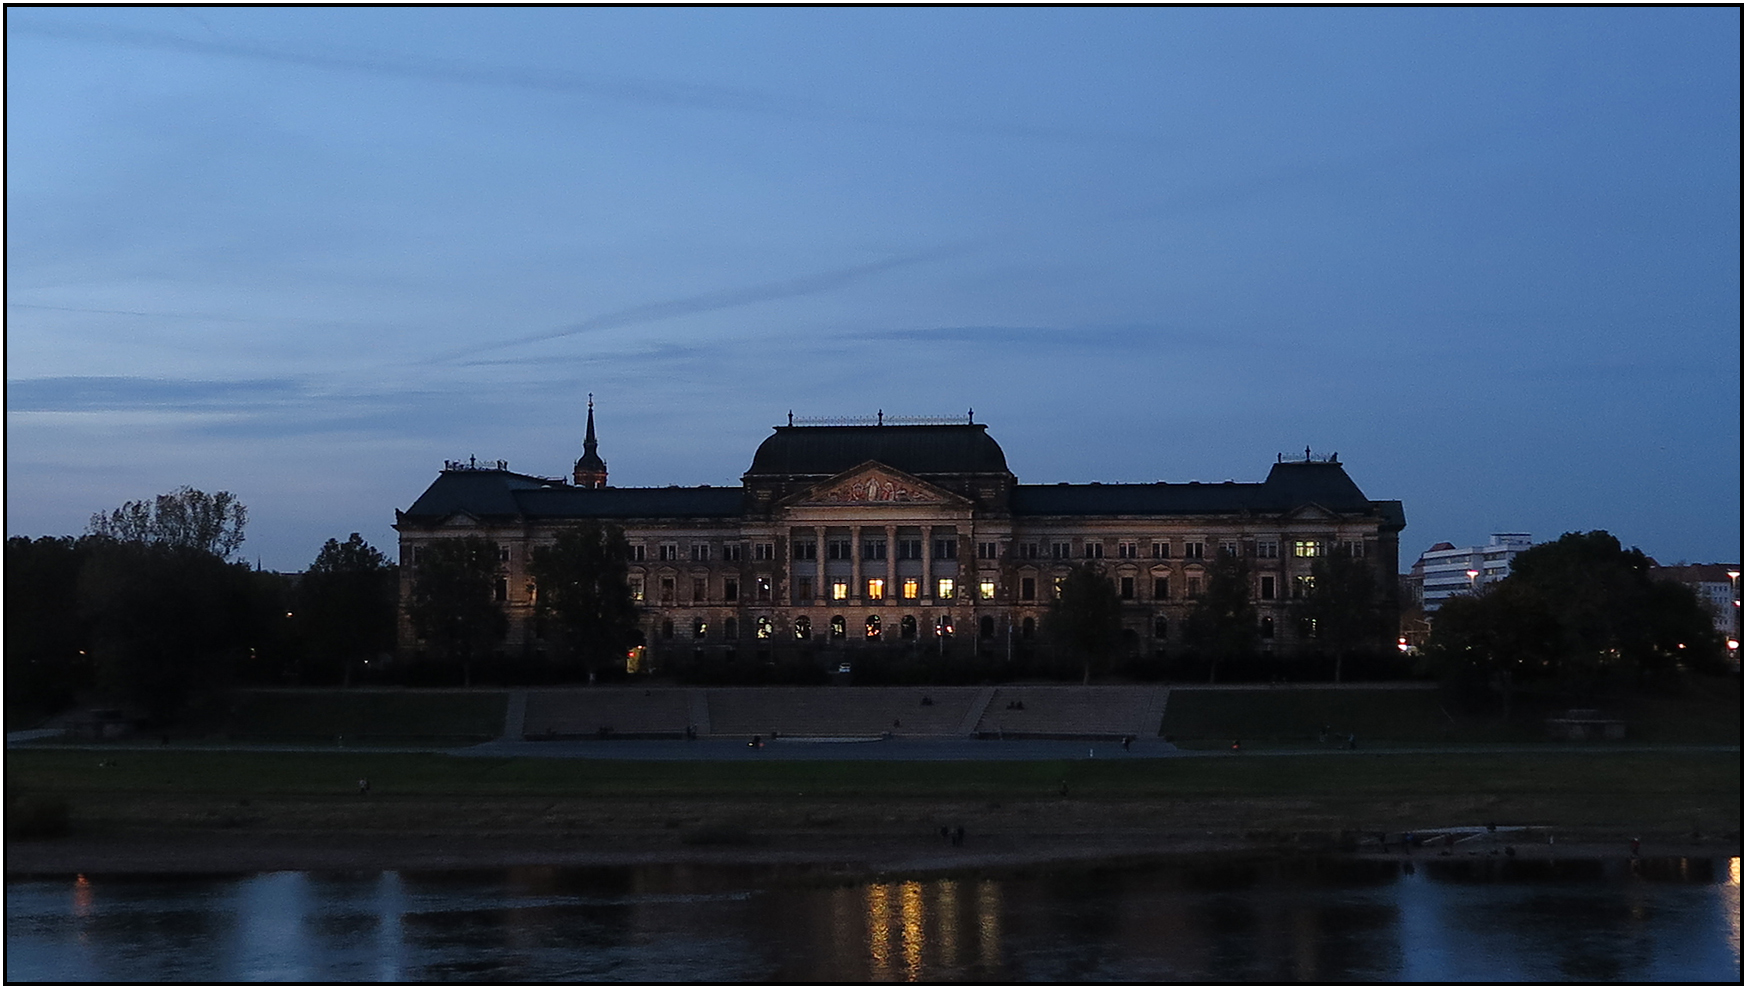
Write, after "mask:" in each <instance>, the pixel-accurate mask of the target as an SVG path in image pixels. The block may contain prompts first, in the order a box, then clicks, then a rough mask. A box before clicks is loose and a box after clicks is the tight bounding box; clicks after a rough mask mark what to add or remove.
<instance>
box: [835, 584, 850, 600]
mask: <svg viewBox="0 0 1747 989" xmlns="http://www.w3.org/2000/svg"><path fill="white" fill-rule="evenodd" d="M848 599H849V581H847V580H834V581H832V582H831V600H833V601H847V600H848Z"/></svg>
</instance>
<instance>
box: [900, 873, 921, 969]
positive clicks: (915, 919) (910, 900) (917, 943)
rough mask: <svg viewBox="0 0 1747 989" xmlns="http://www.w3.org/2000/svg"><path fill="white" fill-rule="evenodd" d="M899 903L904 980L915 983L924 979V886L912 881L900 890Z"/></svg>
mask: <svg viewBox="0 0 1747 989" xmlns="http://www.w3.org/2000/svg"><path fill="white" fill-rule="evenodd" d="M898 890H899V896H898V902H899V904H900V909H901V910H902V916H903V920H904V926H903V928H902V931H903V938H904V978H905V979H906V980H907V981H910V982H915V981H916V980H917V979H920V978H921V977H922V944H923V934H922V913H923V905H922V884H921V883H919V882H915V881H911V882H907V883H905V884H904V885H902V886H900V887H899V888H898Z"/></svg>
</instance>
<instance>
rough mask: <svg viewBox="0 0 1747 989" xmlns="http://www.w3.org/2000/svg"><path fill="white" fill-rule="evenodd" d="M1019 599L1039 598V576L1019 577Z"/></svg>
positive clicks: (1031, 599) (1034, 599)
mask: <svg viewBox="0 0 1747 989" xmlns="http://www.w3.org/2000/svg"><path fill="white" fill-rule="evenodd" d="M1019 600H1021V601H1036V600H1037V578H1036V577H1021V578H1019Z"/></svg>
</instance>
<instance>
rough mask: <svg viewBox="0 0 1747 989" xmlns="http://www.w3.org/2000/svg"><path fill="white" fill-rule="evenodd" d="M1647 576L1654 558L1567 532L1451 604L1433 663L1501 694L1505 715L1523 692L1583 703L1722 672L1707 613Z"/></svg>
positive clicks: (1676, 588) (1435, 636)
mask: <svg viewBox="0 0 1747 989" xmlns="http://www.w3.org/2000/svg"><path fill="white" fill-rule="evenodd" d="M1650 570H1651V563H1650V560H1649V558H1648V557H1646V556H1645V555H1644V554H1643V553H1641V552H1639V551H1638V550H1637V549H1631V550H1626V549H1622V548H1621V546H1620V542H1619V540H1618V539H1616V538H1614V536H1612V535H1611V534H1609V533H1607V532H1604V531H1595V532H1588V533H1576V532H1568V533H1566V534H1565V535H1563V536H1561V537H1560V538H1559V539H1558V540H1557V541H1555V542H1550V543H1541V544H1540V545H1537V546H1534V547H1532V548H1531V549H1529V550H1527V551H1525V552H1523V553H1522V554H1520V555H1518V556H1517V558H1516V559H1515V560H1514V561H1513V562H1512V564H1511V573H1510V576H1508V577H1506V578H1505V579H1504V580H1502V581H1500V582H1498V583H1497V584H1494V585H1492V586H1491V587H1489V588H1488V589H1487V590H1486V591H1485V592H1484V593H1483V594H1480V595H1479V596H1477V597H1457V598H1452V599H1450V600H1449V601H1446V602H1445V603H1444V605H1443V606H1442V607H1441V608H1440V609H1439V610H1438V612H1437V615H1436V618H1435V620H1434V622H1433V625H1432V634H1431V640H1430V642H1429V643H1428V645H1427V653H1428V655H1430V656H1431V657H1432V659H1433V661H1434V662H1435V663H1436V664H1437V665H1438V667H1439V669H1440V670H1441V672H1442V673H1443V674H1444V676H1445V678H1446V679H1448V680H1453V681H1457V682H1461V681H1466V682H1469V683H1476V682H1482V681H1484V682H1486V683H1488V684H1489V685H1490V686H1492V687H1493V688H1494V689H1496V690H1498V691H1500V693H1501V694H1502V695H1503V700H1504V703H1505V705H1506V710H1507V711H1508V708H1509V701H1510V694H1511V692H1512V691H1513V690H1514V689H1515V688H1516V687H1517V686H1518V685H1520V684H1523V683H1533V682H1541V683H1546V684H1552V685H1555V686H1557V687H1558V688H1560V689H1561V690H1563V691H1565V692H1569V693H1574V694H1579V695H1582V694H1591V693H1595V692H1596V691H1598V690H1601V689H1603V688H1605V687H1606V686H1607V685H1608V684H1610V683H1612V684H1615V685H1625V684H1638V683H1642V682H1645V681H1648V680H1653V679H1656V678H1658V677H1660V676H1662V675H1665V674H1668V673H1672V672H1675V671H1677V670H1679V669H1682V668H1692V669H1706V670H1716V669H1721V667H1722V662H1723V642H1722V636H1721V635H1719V634H1718V633H1717V632H1716V630H1715V628H1714V627H1713V626H1712V624H1711V617H1710V614H1709V612H1708V611H1707V610H1706V608H1705V607H1704V605H1703V604H1701V603H1700V602H1699V600H1698V598H1697V597H1696V596H1695V595H1694V594H1693V593H1692V591H1691V590H1690V589H1688V588H1686V587H1684V586H1682V585H1679V584H1674V583H1669V582H1664V581H1658V580H1656V579H1654V578H1653V577H1652V576H1651V575H1650Z"/></svg>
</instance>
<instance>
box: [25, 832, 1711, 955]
mask: <svg viewBox="0 0 1747 989" xmlns="http://www.w3.org/2000/svg"><path fill="white" fill-rule="evenodd" d="M1740 977H1741V860H1740V859H1739V858H1720V859H1711V858H1653V859H1643V860H1638V861H1633V860H1626V859H1614V860H1603V861H1594V860H1536V861H1528V860H1522V861H1519V860H1514V859H1505V858H1500V857H1482V858H1459V857H1458V858H1446V859H1437V858H1421V859H1420V860H1419V861H1417V862H1415V863H1413V864H1412V865H1411V866H1410V865H1409V864H1408V863H1407V862H1404V861H1400V860H1366V859H1357V858H1338V857H1331V858H1291V859H1258V858H1242V857H1217V858H1211V859H1202V860H1196V861H1193V862H1181V861H1178V862H1168V863H1162V864H1152V865H1143V866H1124V867H1114V866H1112V867H1106V868H1094V867H1076V868H1065V867H1052V868H1038V869H1030V870H1023V871H1015V872H1009V873H998V874H997V873H989V874H966V875H956V876H948V877H942V876H915V877H905V876H894V877H882V878H880V879H878V880H869V879H868V878H866V877H848V876H840V875H834V874H832V873H831V872H830V871H829V870H821V869H799V868H775V867H725V866H707V867H706V866H646V867H617V868H598V869H571V868H564V869H559V868H516V869H507V870H504V869H498V870H489V871H463V872H380V873H304V872H274V873H262V874H253V875H237V876H217V877H214V876H201V877H192V876H159V877H119V876H117V877H105V876H72V877H58V878H30V879H15V880H11V881H8V882H7V884H6V978H7V980H8V981H31V982H35V981H76V982H239V981H294V982H330V981H342V982H343V981H475V982H556V981H628V982H700V981H728V982H767V981H774V982H862V981H952V980H959V981H999V982H1086V981H1121V982H1266V983H1278V982H1371V981H1384V982H1388V981H1415V982H1422V981H1423V982H1482V981H1505V982H1586V983H1587V982H1688V981H1725V982H1734V981H1739V979H1740Z"/></svg>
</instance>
